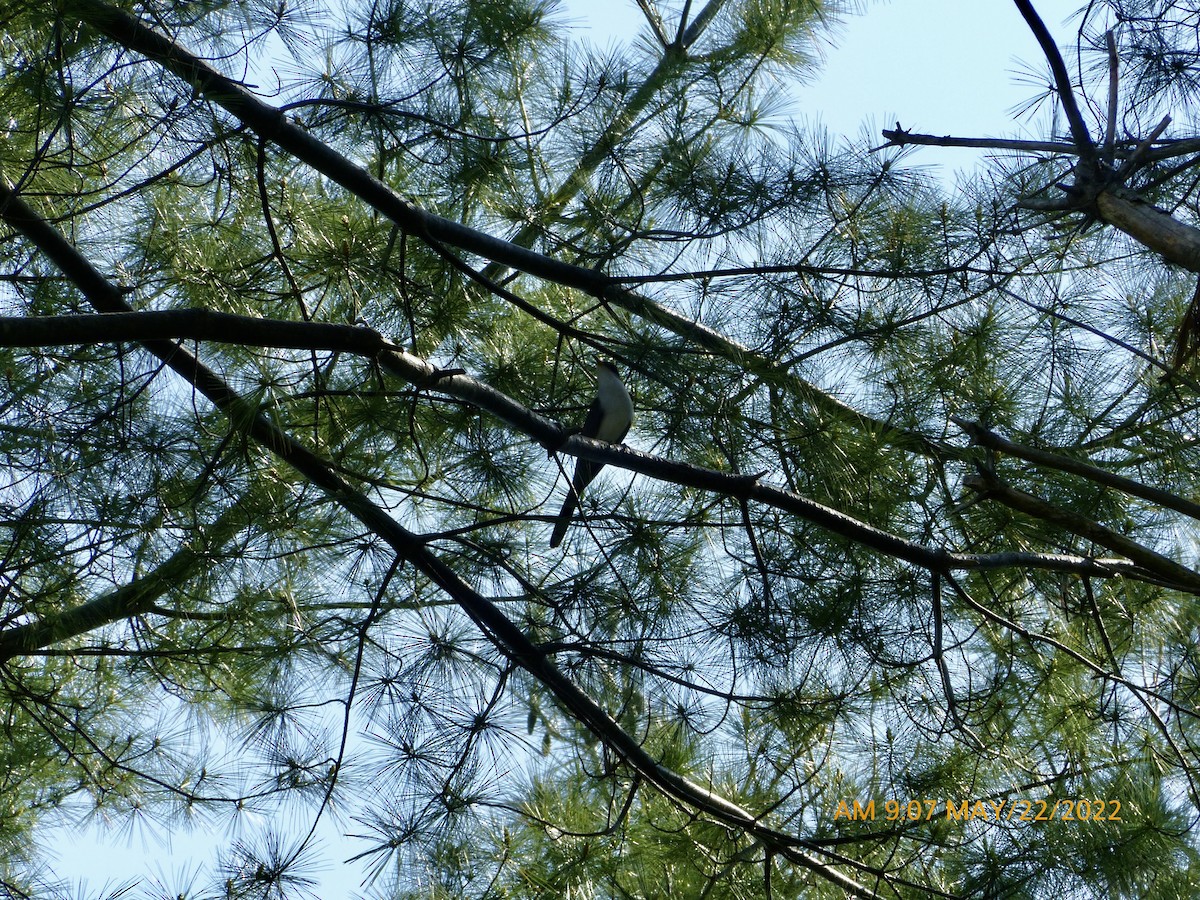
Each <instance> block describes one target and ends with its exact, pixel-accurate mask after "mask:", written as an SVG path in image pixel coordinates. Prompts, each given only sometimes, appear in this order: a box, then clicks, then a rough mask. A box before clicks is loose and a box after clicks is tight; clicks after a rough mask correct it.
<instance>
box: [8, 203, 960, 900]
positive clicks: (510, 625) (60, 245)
mask: <svg viewBox="0 0 1200 900" xmlns="http://www.w3.org/2000/svg"><path fill="white" fill-rule="evenodd" d="M0 216H2V217H3V219H4V220H5V221H7V222H8V223H9V224H10V225H13V226H14V227H16V228H17V229H18V230H20V231H21V232H22V233H23V234H24V235H25V236H26V237H27V238H29V239H30V240H31V241H32V242H33V243H34V244H35V245H36V246H37V247H38V249H39V250H41V251H42V252H43V253H45V254H46V255H47V256H48V257H49V258H50V259H52V260H53V261H54V262H55V263H56V264H57V265H58V266H59V268H60V269H61V270H62V271H63V272H64V274H66V275H67V276H68V277H69V278H70V279H71V280H72V281H73V282H74V283H75V285H76V286H77V287H79V289H80V290H81V291H82V292H83V293H84V295H85V296H86V297H87V299H88V300H89V302H91V303H92V305H93V306H95V307H96V308H100V309H105V310H107V311H111V312H117V311H122V312H129V311H131V310H130V307H129V306H128V304H127V303H126V302H125V300H124V299H123V297H122V294H121V291H120V289H119V288H117V287H116V286H115V285H113V284H111V283H110V282H108V281H107V279H105V278H104V276H103V275H101V274H100V272H99V271H97V270H96V269H95V268H94V267H93V266H92V265H91V263H90V262H89V261H88V260H87V259H86V258H85V257H83V256H82V254H80V253H79V252H78V251H77V250H76V249H75V247H73V246H72V245H71V244H70V243H69V242H68V241H67V240H66V239H65V238H63V237H62V235H60V234H59V233H58V232H57V231H55V230H54V229H53V228H52V227H51V226H50V225H49V223H47V222H46V221H45V220H44V219H42V218H41V217H40V216H38V215H37V214H36V213H35V212H34V211H33V210H32V209H31V208H30V207H29V206H28V205H27V204H26V203H25V202H24V201H23V200H22V199H21V198H20V197H18V196H16V195H15V194H14V193H13V192H12V191H11V190H9V189H8V188H7V186H0ZM142 346H143V347H144V348H145V349H146V350H148V351H149V352H150V353H152V354H154V355H155V356H158V357H159V358H160V359H161V360H163V362H164V363H166V365H167V366H169V367H170V368H171V369H173V370H174V371H175V372H177V373H178V374H180V375H182V376H183V377H184V378H185V379H186V380H187V381H188V382H189V383H190V384H192V386H193V387H194V388H195V389H196V390H197V391H198V392H199V393H200V394H202V395H204V396H205V397H206V398H208V399H209V400H210V401H211V402H212V403H213V405H215V406H216V407H217V408H218V409H220V410H222V411H223V412H225V413H226V414H227V415H228V416H229V418H230V420H231V421H232V422H233V423H234V424H235V425H237V426H238V427H240V428H243V429H244V430H245V431H246V432H247V433H248V434H249V435H250V436H251V437H252V438H253V439H254V440H255V441H257V442H258V443H259V444H260V445H261V446H262V447H264V448H265V449H267V450H268V451H270V452H271V453H272V454H274V455H275V456H277V457H278V458H279V459H280V460H282V461H283V462H285V463H287V464H288V465H290V466H291V467H292V468H293V469H295V470H296V471H297V472H299V473H300V474H301V475H303V476H304V477H305V478H307V479H308V480H309V481H311V482H312V483H313V484H315V485H316V486H318V487H320V488H321V489H322V490H323V491H325V493H326V494H327V495H328V496H329V497H330V499H332V500H334V501H335V502H336V503H338V505H340V506H341V507H342V508H343V509H344V510H345V511H346V512H348V513H349V514H350V515H352V516H353V517H354V518H356V519H358V521H359V522H361V523H362V524H363V525H365V526H366V527H367V528H368V529H370V530H371V531H372V532H374V533H375V534H377V535H379V536H380V537H381V538H382V539H383V540H384V541H386V542H387V544H388V545H389V546H390V547H391V548H392V549H393V550H394V551H395V553H396V554H397V556H398V557H399V558H401V559H403V560H405V561H407V562H409V563H410V564H411V565H412V566H413V567H414V568H415V569H416V570H417V571H418V572H420V573H421V574H422V575H423V576H425V577H426V578H428V579H429V580H430V581H431V582H432V583H433V584H435V585H436V586H437V587H438V588H440V589H441V590H442V591H444V592H445V593H446V594H447V595H448V596H450V597H451V598H452V599H453V600H454V601H455V602H456V603H457V604H458V605H459V607H460V608H461V609H462V610H463V611H464V612H465V613H466V614H467V616H468V617H469V618H470V619H471V620H472V621H473V622H474V623H475V625H476V627H477V628H478V629H479V630H480V632H481V633H482V634H483V635H484V636H485V637H486V638H487V639H488V640H489V641H490V642H491V643H492V644H493V646H495V647H496V649H497V650H498V651H499V652H500V653H501V654H503V655H504V656H505V657H506V658H507V659H509V660H510V661H512V662H513V663H515V664H516V665H518V666H520V667H521V668H523V669H524V670H525V671H527V672H529V674H531V675H532V676H533V677H534V678H536V679H537V680H538V681H540V682H541V683H542V684H543V685H544V686H545V687H546V688H547V690H549V691H550V692H551V693H552V694H553V695H554V696H555V697H556V698H557V699H558V701H559V702H560V703H562V705H563V707H564V708H565V709H567V710H568V711H569V712H570V713H571V715H572V716H573V717H574V718H575V719H576V720H577V721H578V722H579V723H580V724H582V725H583V726H584V727H585V728H587V729H588V730H589V731H590V732H591V733H592V734H594V735H596V737H597V738H598V739H599V740H601V741H602V742H603V743H604V744H605V745H606V746H607V747H609V748H610V749H611V750H612V751H613V752H614V753H615V754H617V756H619V757H620V758H621V759H623V760H624V761H625V762H626V763H627V764H628V765H629V766H630V767H631V768H633V769H634V770H635V771H637V772H638V773H639V774H640V775H641V776H642V777H643V778H645V779H646V781H647V782H649V783H650V784H653V785H654V786H655V787H656V788H657V789H658V790H660V791H661V792H663V793H664V794H666V795H667V796H669V797H672V798H674V799H675V800H676V801H678V802H680V803H683V804H685V805H686V806H689V807H691V808H694V809H696V810H699V811H700V812H702V813H703V814H705V815H707V816H710V817H711V818H713V819H715V820H717V821H719V822H722V823H724V824H726V825H728V826H730V827H734V828H738V829H741V830H743V831H745V832H746V833H747V834H748V835H750V836H752V837H754V838H756V839H758V840H760V841H762V842H763V843H764V844H765V845H767V846H769V847H771V848H772V849H773V850H775V851H776V852H778V853H779V854H780V855H781V856H783V857H784V858H786V859H788V860H790V861H791V862H793V863H795V864H797V865H799V866H801V867H803V868H807V869H809V870H811V871H813V872H814V873H816V874H817V875H819V876H820V877H822V878H824V879H825V880H827V881H829V882H831V883H832V884H836V885H838V886H839V887H841V888H842V889H843V890H845V891H847V892H849V893H851V894H852V895H854V896H858V897H870V898H874V897H878V896H879V895H878V894H876V893H875V892H874V891H872V890H870V889H869V888H867V887H865V886H864V885H861V884H859V883H858V882H856V881H854V880H853V879H852V878H850V877H849V876H847V875H845V874H843V873H842V872H840V871H839V870H837V869H834V868H832V867H831V865H830V864H827V863H824V862H821V860H820V859H818V858H817V856H816V855H814V854H822V855H824V856H826V857H827V858H830V857H836V859H835V862H836V863H839V864H844V865H849V866H853V867H855V868H861V869H863V870H865V871H867V872H870V873H871V874H880V873H878V872H876V871H875V870H873V869H871V868H870V867H867V866H865V865H863V864H861V863H857V862H855V861H853V860H850V859H847V858H844V857H840V856H839V855H837V854H833V853H831V851H829V850H826V849H823V848H821V847H819V846H816V845H814V844H813V843H811V842H810V841H806V840H804V839H803V838H799V837H796V836H794V835H790V834H787V833H784V832H781V831H778V830H776V829H774V828H771V827H770V826H768V825H766V824H765V823H764V822H763V821H762V819H761V818H760V817H759V816H756V815H754V814H752V813H750V812H749V811H747V810H745V809H742V808H741V807H740V806H738V805H737V804H735V803H732V802H731V801H729V800H727V799H725V798H724V797H722V796H720V795H719V794H716V793H713V792H712V791H709V790H708V789H706V788H705V787H703V786H702V785H699V784H697V783H695V782H693V781H691V780H690V779H688V778H686V777H684V776H683V775H681V774H679V773H678V772H675V771H674V770H672V769H669V768H667V767H665V766H663V765H662V764H661V763H660V762H659V761H658V760H657V759H656V758H655V757H654V756H653V755H651V754H650V753H649V752H647V751H646V750H645V748H643V747H642V745H641V744H640V743H639V742H638V740H637V739H636V738H635V737H634V736H632V735H631V734H629V733H628V732H627V731H625V730H624V729H623V728H621V726H620V725H619V724H618V723H617V722H616V720H615V719H613V718H612V717H611V716H610V715H609V714H608V713H607V712H606V711H605V710H604V708H603V707H602V706H600V704H598V703H597V702H596V701H595V700H593V699H592V698H591V697H590V696H589V695H588V694H586V693H585V692H584V691H583V690H582V689H581V688H580V687H579V686H578V685H577V684H576V683H575V682H574V681H573V680H571V679H570V678H569V677H568V676H566V675H565V674H564V673H563V672H562V671H561V670H560V669H559V668H558V667H557V666H556V665H555V664H554V662H553V661H552V660H551V659H550V658H549V656H548V655H547V654H546V653H545V651H544V650H543V649H541V648H540V647H538V646H537V645H535V644H534V643H533V641H532V640H531V639H530V638H529V637H528V636H527V635H526V634H525V633H524V632H523V631H522V630H521V629H520V628H519V627H518V626H517V625H516V624H515V623H514V622H513V621H512V620H511V619H509V618H508V617H507V616H505V615H504V613H503V612H502V611H501V610H500V608H499V607H498V606H496V604H495V603H493V602H492V601H491V600H489V599H487V598H486V597H484V596H483V595H482V594H480V593H479V592H478V591H476V590H475V589H474V588H472V587H471V586H470V585H469V584H467V582H466V581H464V580H463V579H462V578H461V577H460V576H459V575H458V573H457V572H455V571H454V569H452V568H451V567H450V566H449V565H448V564H447V563H445V562H444V561H443V560H442V559H441V558H439V557H437V556H435V555H434V554H433V553H432V552H430V550H429V548H428V546H427V545H426V542H425V540H424V539H423V538H422V537H421V536H419V535H417V534H415V533H413V532H411V531H409V530H408V529H406V528H404V527H403V526H402V525H400V524H399V523H398V522H396V520H395V519H393V518H392V517H391V516H390V515H389V514H388V513H387V512H386V511H385V510H383V509H382V508H380V507H378V506H376V505H375V504H374V503H373V502H372V501H371V500H370V499H369V498H368V497H367V496H366V495H365V494H363V493H361V492H359V491H357V490H355V489H354V488H353V487H352V486H351V485H350V484H349V483H347V482H346V481H344V480H343V479H342V478H341V477H340V476H339V475H338V474H337V473H336V472H335V471H334V470H333V468H332V467H331V466H330V465H329V464H328V463H327V462H326V461H325V460H323V459H321V458H320V457H319V456H318V455H317V454H315V453H313V452H312V451H311V450H309V449H307V448H306V447H304V446H302V445H301V444H299V443H298V442H297V441H295V440H294V439H293V438H292V437H291V436H290V435H289V434H288V433H287V432H285V431H284V430H283V429H281V428H279V427H277V426H276V425H274V424H273V423H271V422H270V421H269V420H268V419H267V418H266V417H265V416H263V415H262V414H261V412H260V411H259V410H258V409H257V408H256V407H255V406H254V405H253V404H252V403H250V402H249V401H247V400H245V399H244V398H242V397H241V396H239V395H238V394H237V393H236V392H235V391H234V390H233V389H232V388H230V387H229V386H228V385H227V384H226V383H225V382H224V381H223V380H221V379H220V378H219V377H218V376H217V375H215V374H214V373H213V372H212V371H211V370H210V369H208V368H207V367H205V366H204V365H203V364H202V363H201V362H200V361H199V360H197V359H196V358H195V357H194V356H192V354H190V353H188V352H187V351H185V350H183V349H181V348H179V347H177V346H176V345H175V344H172V343H170V342H169V341H161V340H148V341H145V342H142ZM452 377H462V376H452ZM574 440H585V439H582V438H574ZM944 896H948V895H944Z"/></svg>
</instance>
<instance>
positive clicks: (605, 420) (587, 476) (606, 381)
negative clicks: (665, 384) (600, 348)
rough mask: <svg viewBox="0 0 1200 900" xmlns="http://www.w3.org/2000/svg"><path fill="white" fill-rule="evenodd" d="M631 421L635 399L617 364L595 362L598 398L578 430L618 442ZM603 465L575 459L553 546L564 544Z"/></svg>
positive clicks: (552, 538) (551, 543)
mask: <svg viewBox="0 0 1200 900" xmlns="http://www.w3.org/2000/svg"><path fill="white" fill-rule="evenodd" d="M632 424H633V401H632V400H631V399H630V398H629V391H627V390H626V389H625V385H624V383H623V382H622V381H621V376H620V375H619V374H618V373H617V367H616V366H614V365H613V364H612V363H611V362H609V361H608V360H606V359H602V360H598V361H597V363H596V399H595V400H593V401H592V406H591V408H590V409H589V410H588V414H587V418H586V419H585V420H584V423H583V428H582V429H581V430H580V432H579V433H580V434H582V435H583V436H584V437H589V438H595V439H596V440H598V441H607V442H608V443H610V444H616V443H619V442H620V441H622V440H624V438H625V435H627V434H628V433H629V426H630V425H632ZM602 468H604V466H603V465H602V464H601V463H594V462H592V461H591V460H588V459H576V460H575V474H574V475H573V476H572V477H571V489H570V490H569V491H568V492H567V499H566V500H564V501H563V505H562V509H561V510H559V513H558V518H557V519H556V520H555V522H554V533H553V534H552V535H551V536H550V546H551V547H552V548H553V547H557V546H558V545H559V544H561V543H562V539H563V538H564V537H565V536H566V533H567V528H568V527H569V526H570V524H571V517H572V516H573V515H574V514H575V507H576V506H578V505H579V498H580V497H581V496H583V491H584V489H585V488H586V487H587V486H588V485H589V484H591V483H592V479H594V478H595V477H596V475H597V473H598V472H599V471H600V470H601V469H602Z"/></svg>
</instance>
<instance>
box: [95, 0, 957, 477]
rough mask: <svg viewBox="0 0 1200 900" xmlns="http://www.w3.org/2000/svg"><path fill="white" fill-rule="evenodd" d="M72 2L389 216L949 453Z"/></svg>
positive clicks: (112, 11)
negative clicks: (370, 165) (390, 176)
mask: <svg viewBox="0 0 1200 900" xmlns="http://www.w3.org/2000/svg"><path fill="white" fill-rule="evenodd" d="M719 6H720V0H712V2H710V3H709V4H708V6H707V7H706V13H705V14H702V15H701V16H700V17H698V18H697V19H696V21H694V22H693V23H692V26H691V28H689V35H691V34H692V33H693V32H695V31H697V29H700V28H702V27H703V25H702V22H705V23H706V22H707V19H706V18H705V16H706V15H707V10H710V9H713V10H715V9H716V8H719ZM72 9H73V10H74V11H76V12H78V13H79V15H80V16H81V17H82V18H83V19H84V20H85V21H86V22H88V24H90V25H92V26H93V27H95V28H96V29H98V30H99V31H100V32H102V33H103V34H105V35H107V36H108V37H110V38H111V39H112V40H114V41H116V42H117V43H118V44H120V45H121V46H123V47H126V48H127V49H129V50H132V51H134V52H136V53H139V54H141V55H143V56H145V57H146V58H148V59H151V60H153V61H155V62H157V63H158V64H160V65H161V66H162V67H163V68H165V69H166V70H167V71H169V72H171V73H172V74H174V75H176V76H177V77H179V78H181V79H183V80H184V81H185V82H186V83H187V84H188V85H190V86H191V87H192V89H193V90H194V91H195V92H196V93H197V94H198V95H200V96H204V97H206V98H207V99H209V100H211V101H212V102H213V103H215V104H217V105H219V106H221V107H222V108H224V109H225V110H226V111H228V112H229V113H231V114H232V115H234V116H236V117H237V118H238V119H240V120H241V121H242V122H243V123H244V124H245V125H247V126H248V127H249V128H251V129H252V130H253V131H254V132H255V133H257V134H258V135H259V136H261V137H263V138H265V139H266V140H269V141H271V142H272V143H274V144H275V145H276V146H278V147H280V148H281V149H283V150H286V151H287V152H288V153H290V154H292V155H293V156H295V157H296V158H297V159H299V160H301V161H302V162H305V163H307V164H308V165H311V166H312V167H313V168H314V169H316V170H317V171H319V172H321V173H322V174H323V175H325V176H326V177H328V178H330V179H331V180H332V181H334V182H336V183H337V184H339V185H341V186H342V187H344V188H345V189H346V190H348V191H350V192H351V193H352V194H354V195H355V196H357V197H358V198H359V199H361V200H363V201H364V202H365V203H367V204H368V205H370V206H371V207H373V208H374V209H375V210H377V211H378V212H380V213H381V214H383V215H384V216H387V217H388V218H389V219H391V220H392V221H393V222H395V223H396V224H397V225H399V226H400V227H401V228H402V229H403V230H404V231H406V232H409V233H411V234H415V235H418V236H420V237H422V238H425V239H432V240H434V241H438V242H441V243H443V244H446V245H448V246H452V247H457V248H459V249H460V250H466V251H467V252H469V253H474V254H476V255H478V256H481V257H484V258H485V259H489V260H492V261H494V262H497V263H502V264H503V265H505V266H509V267H511V268H513V269H516V270H518V271H521V272H525V273H526V274H529V275H533V276H535V277H538V278H543V279H545V280H547V281H551V282H553V283H555V284H561V285H564V286H566V287H572V288H576V289H578V290H580V291H583V292H584V293H586V294H588V295H590V296H594V297H596V298H598V299H600V300H602V301H603V302H605V303H611V304H612V305H614V306H617V307H620V308H623V309H625V310H627V311H628V312H630V313H633V314H634V315H636V316H639V317H641V318H642V319H645V320H646V321H647V322H650V323H652V324H654V325H658V326H660V327H662V328H665V329H667V330H668V331H670V332H672V333H673V334H677V335H680V336H681V337H684V338H686V339H687V340H689V341H692V342H693V343H695V344H696V345H698V346H700V347H703V348H704V349H706V350H709V351H711V352H713V353H716V354H719V355H721V356H723V357H725V358H727V359H729V360H731V361H732V362H734V363H735V364H737V365H739V366H742V367H744V368H746V369H747V370H748V371H750V372H751V373H753V374H754V375H756V376H758V377H760V378H762V379H763V380H764V381H765V382H767V383H769V384H774V385H781V386H785V387H787V388H789V389H791V390H794V391H796V392H797V393H798V394H799V395H800V396H801V397H803V398H804V399H805V400H807V401H808V402H811V403H813V404H814V405H815V406H817V407H818V408H819V409H820V410H821V411H822V412H823V413H825V414H828V415H830V416H832V417H834V418H836V419H837V420H839V421H846V422H850V423H852V424H853V425H855V426H856V427H858V428H861V429H863V430H864V431H867V432H869V433H871V434H876V435H881V436H883V438H884V439H885V440H886V441H888V442H889V443H891V444H893V445H895V446H896V447H898V448H900V449H903V450H906V451H909V452H914V453H919V454H922V455H925V456H930V457H933V458H937V459H941V458H944V456H945V452H946V448H944V447H942V446H941V445H939V444H938V443H937V442H936V441H933V440H931V439H930V438H927V437H925V436H924V435H922V434H920V433H918V432H915V431H911V430H907V429H902V428H898V427H897V426H894V425H891V424H889V423H887V422H883V421H881V420H878V419H875V418H872V417H871V416H868V415H866V414H864V413H861V412H859V411H858V410H856V409H854V408H853V407H851V406H849V405H847V404H845V403H843V402H842V401H840V400H838V399H837V398H836V397H834V396H833V395H832V394H830V393H828V392H826V391H823V390H821V389H820V388H818V387H816V386H815V385H813V384H811V383H809V382H807V381H804V380H803V379H802V378H799V377H798V376H796V375H795V374H794V373H793V372H792V371H791V370H790V369H789V368H788V367H787V366H785V365H780V364H779V363H776V362H775V361H773V360H770V359H767V358H766V357H764V356H762V355H761V354H759V353H756V352H754V351H753V350H751V349H750V348H748V347H746V346H744V345H742V344H739V343H738V342H737V341H734V340H732V339H730V338H728V337H726V336H724V335H722V334H720V333H719V332H717V331H715V330H714V329H711V328H708V327H707V326H704V325H702V324H700V323H698V322H695V321H693V320H691V319H689V318H687V317H686V316H682V315H680V314H679V313H676V312H674V311H672V310H670V309H667V308H666V307H664V306H662V305H660V304H658V303H655V302H654V301H652V300H650V299H649V298H647V297H642V296H640V295H637V294H634V293H632V292H630V291H627V290H626V289H625V288H623V287H621V286H620V284H618V283H617V282H616V281H614V280H613V279H612V278H610V277H609V276H607V275H605V274H604V273H602V272H599V271H597V270H595V269H588V268H584V267H582V266H577V265H574V264H572V263H567V262H562V261H560V260H557V259H554V258H552V257H549V256H545V255H544V254H541V253H536V252H534V251H532V250H528V249H526V248H525V247H522V246H519V245H518V244H516V243H513V242H511V241H506V240H502V239H500V238H495V237H492V236H491V235H488V234H486V233H484V232H481V231H478V230H477V229H474V228H470V227H468V226H466V225H463V224H461V223H459V222H454V221H452V220H450V219H446V218H443V217H441V216H438V215H435V214H433V213H429V212H427V211H425V210H422V209H420V208H419V207H417V206H415V205H413V204H410V203H408V202H406V201H405V200H403V199H401V197H400V196H399V195H398V194H397V193H396V192H395V191H393V190H392V189H391V188H390V187H389V186H388V185H386V184H385V183H384V182H382V181H380V180H379V179H378V178H376V177H375V176H373V175H371V174H370V173H369V172H367V171H366V170H365V169H363V168H361V167H359V166H356V165H354V164H353V163H351V162H350V161H349V160H347V159H346V158H345V157H344V156H342V155H341V154H339V153H337V152H336V151H335V150H333V149H332V148H331V147H329V146H327V145H326V144H324V143H322V142H321V141H319V140H318V139H317V138H315V137H313V136H312V135H311V134H309V133H308V132H307V131H305V130H304V129H303V128H301V127H300V126H299V125H298V124H296V123H295V122H294V121H292V120H291V119H289V118H288V117H287V116H286V115H285V114H283V113H282V112H281V111H280V110H278V109H275V108H273V107H270V106H268V105H267V104H265V103H263V102H262V101H260V100H259V99H258V98H256V97H255V96H254V95H253V94H251V93H250V91H248V90H246V88H245V87H243V86H242V85H241V84H239V83H238V82H236V81H234V80H233V79H231V78H228V77H226V76H225V75H222V74H221V73H219V72H217V71H216V70H215V69H213V68H212V67H211V66H210V65H209V64H208V63H207V62H205V61H204V60H202V59H200V58H198V57H196V56H194V55H193V54H191V53H188V52H187V51H186V50H184V49H183V48H181V47H179V46H178V45H177V44H175V43H174V42H173V41H171V40H170V39H168V38H166V37H164V36H162V35H160V34H158V33H157V32H155V31H153V30H151V29H150V28H147V27H146V26H145V25H143V24H142V23H141V22H140V21H138V20H137V19H136V18H134V17H133V16H131V15H129V14H128V13H126V12H124V11H122V10H119V9H116V8H114V7H111V6H108V5H106V4H104V3H101V2H98V0H83V2H81V3H80V4H79V5H78V6H75V7H72ZM487 272H488V270H486V269H485V271H484V274H485V275H487Z"/></svg>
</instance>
